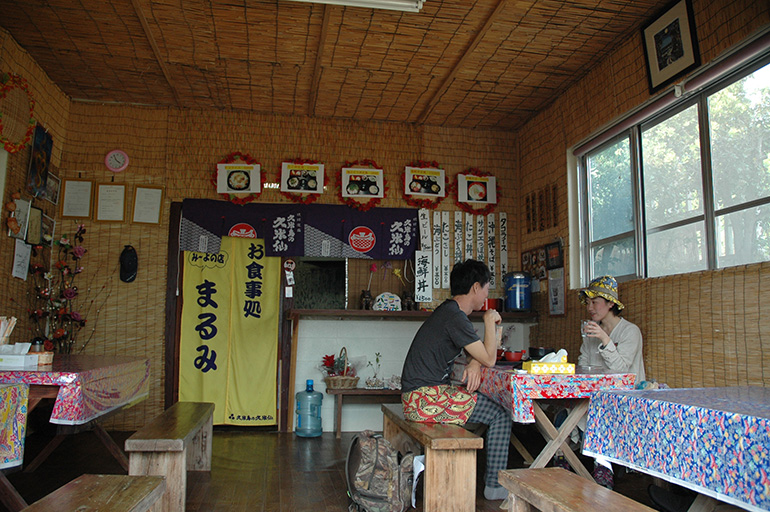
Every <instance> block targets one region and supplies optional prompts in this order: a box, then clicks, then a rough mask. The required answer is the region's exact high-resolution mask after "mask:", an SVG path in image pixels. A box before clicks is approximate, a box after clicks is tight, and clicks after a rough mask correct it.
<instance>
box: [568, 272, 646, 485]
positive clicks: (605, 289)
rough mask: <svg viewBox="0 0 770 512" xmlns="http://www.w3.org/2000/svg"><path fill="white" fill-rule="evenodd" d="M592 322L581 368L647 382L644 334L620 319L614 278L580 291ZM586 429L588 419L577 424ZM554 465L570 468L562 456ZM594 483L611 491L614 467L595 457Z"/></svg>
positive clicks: (600, 279)
mask: <svg viewBox="0 0 770 512" xmlns="http://www.w3.org/2000/svg"><path fill="white" fill-rule="evenodd" d="M578 293H579V294H580V295H579V297H580V302H582V303H583V304H585V306H586V309H587V310H588V315H589V316H590V317H591V320H590V321H589V322H588V323H587V324H586V326H585V327H584V328H583V330H584V332H585V337H584V338H583V344H582V345H581V347H580V357H579V358H578V366H598V367H600V368H602V369H604V370H608V371H612V372H617V373H635V374H636V382H642V381H643V380H644V379H645V375H644V361H643V360H642V332H641V331H640V330H639V327H637V326H636V325H635V324H632V323H631V322H629V321H628V320H626V319H625V318H622V317H621V316H620V311H621V310H622V309H623V308H624V307H625V306H624V305H623V303H622V302H620V300H619V299H618V283H617V281H616V280H615V278H614V277H612V276H601V277H597V278H596V279H594V280H593V281H591V283H590V284H589V285H588V287H587V288H584V289H582V290H580V292H578ZM578 426H579V427H580V428H581V430H583V429H584V428H585V419H583V421H582V422H581V424H580V425H578ZM554 464H555V465H559V466H565V465H566V467H569V465H568V464H567V461H566V460H564V458H563V456H557V457H556V458H554ZM593 477H594V480H596V482H597V483H599V484H600V485H603V486H605V487H608V488H610V489H612V487H613V485H614V480H615V479H614V476H613V472H612V465H611V464H610V463H609V462H608V461H607V460H604V459H603V458H601V457H597V458H596V465H595V467H594V471H593Z"/></svg>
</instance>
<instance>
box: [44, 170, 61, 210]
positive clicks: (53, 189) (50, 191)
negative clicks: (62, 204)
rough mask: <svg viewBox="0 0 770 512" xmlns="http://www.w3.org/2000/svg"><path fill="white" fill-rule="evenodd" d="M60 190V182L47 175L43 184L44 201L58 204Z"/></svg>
mask: <svg viewBox="0 0 770 512" xmlns="http://www.w3.org/2000/svg"><path fill="white" fill-rule="evenodd" d="M60 189H61V180H60V179H59V177H58V176H55V175H54V174H51V173H50V172H49V173H48V179H47V180H46V182H45V192H43V197H45V199H46V201H50V202H52V203H53V204H59V190H60Z"/></svg>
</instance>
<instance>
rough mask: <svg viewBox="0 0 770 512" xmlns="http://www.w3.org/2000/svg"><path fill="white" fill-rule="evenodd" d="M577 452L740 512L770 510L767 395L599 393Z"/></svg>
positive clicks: (756, 390)
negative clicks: (706, 497)
mask: <svg viewBox="0 0 770 512" xmlns="http://www.w3.org/2000/svg"><path fill="white" fill-rule="evenodd" d="M583 453H584V454H585V455H590V456H596V455H601V456H603V457H605V458H606V459H608V460H610V461H612V462H615V463H617V464H621V465H623V466H627V467H630V468H633V469H636V470H638V471H642V472H644V473H648V474H651V475H654V476H657V477H660V478H663V479H665V480H668V481H670V482H674V483H676V484H678V485H681V486H683V487H687V488H689V489H692V490H695V491H697V492H699V493H701V495H705V496H709V497H711V498H715V499H718V500H720V501H724V502H727V503H731V504H733V505H736V506H739V507H741V508H744V509H746V510H770V388H764V387H728V388H694V389H660V390H642V391H602V392H599V393H597V394H596V395H594V397H593V398H592V399H591V404H590V407H589V413H588V419H587V426H586V432H585V437H584V444H583Z"/></svg>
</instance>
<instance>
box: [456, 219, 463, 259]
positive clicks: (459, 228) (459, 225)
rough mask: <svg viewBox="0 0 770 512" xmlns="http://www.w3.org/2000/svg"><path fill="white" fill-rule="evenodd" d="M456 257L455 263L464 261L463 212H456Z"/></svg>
mask: <svg viewBox="0 0 770 512" xmlns="http://www.w3.org/2000/svg"><path fill="white" fill-rule="evenodd" d="M454 228H455V253H454V254H455V257H454V263H457V262H458V261H463V260H464V258H463V212H461V211H456V212H455V225H454Z"/></svg>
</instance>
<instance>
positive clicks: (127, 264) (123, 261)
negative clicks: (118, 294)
mask: <svg viewBox="0 0 770 512" xmlns="http://www.w3.org/2000/svg"><path fill="white" fill-rule="evenodd" d="M138 267H139V259H138V258H137V256H136V249H134V247H133V246H131V245H126V246H125V247H124V248H123V252H121V253H120V280H121V281H123V282H124V283H130V282H131V281H133V280H134V279H136V270H137V268H138Z"/></svg>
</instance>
